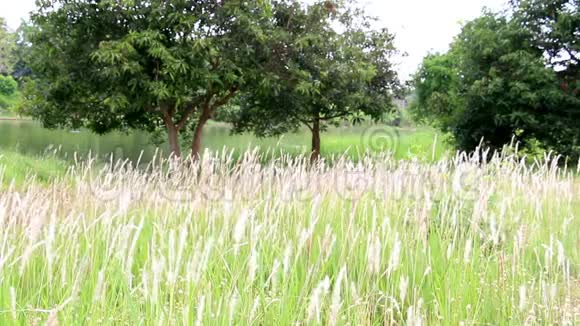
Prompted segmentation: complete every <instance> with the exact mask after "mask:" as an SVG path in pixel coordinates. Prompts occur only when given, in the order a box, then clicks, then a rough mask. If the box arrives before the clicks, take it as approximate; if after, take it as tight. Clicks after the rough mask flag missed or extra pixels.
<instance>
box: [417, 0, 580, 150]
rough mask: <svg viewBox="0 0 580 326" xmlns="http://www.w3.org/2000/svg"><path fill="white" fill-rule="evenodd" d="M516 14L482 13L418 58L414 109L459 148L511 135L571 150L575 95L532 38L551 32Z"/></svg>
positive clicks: (578, 137)
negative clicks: (443, 48)
mask: <svg viewBox="0 0 580 326" xmlns="http://www.w3.org/2000/svg"><path fill="white" fill-rule="evenodd" d="M518 10H519V9H518ZM518 15H520V14H518ZM515 17H516V16H514V15H512V16H505V15H499V14H493V13H489V12H486V13H484V14H483V15H482V16H481V17H479V18H477V19H475V20H474V21H471V22H469V23H467V24H466V25H465V26H464V27H463V30H462V32H461V33H460V34H459V35H458V36H457V37H456V39H455V41H454V42H453V44H452V45H451V49H450V51H449V52H448V53H446V54H442V55H431V56H428V57H427V58H425V60H424V61H423V65H422V67H421V68H420V70H419V72H418V73H417V75H416V78H415V86H416V90H417V94H418V96H417V99H418V103H416V105H415V106H414V109H415V112H416V114H419V115H423V116H424V117H428V118H434V120H435V121H436V123H437V124H439V125H440V126H441V127H443V129H444V130H446V131H449V132H450V133H452V134H453V136H454V138H455V140H456V142H457V145H458V146H459V147H460V148H461V149H463V150H473V149H474V148H476V147H477V145H479V144H480V141H481V140H482V139H483V142H484V144H485V146H487V147H490V148H492V149H501V148H502V146H503V145H505V144H507V143H509V142H510V141H511V140H512V138H513V137H515V139H516V140H517V141H519V142H520V143H521V144H522V146H524V147H529V148H532V147H534V146H536V144H537V143H538V142H539V143H540V144H541V145H542V147H543V148H544V149H547V150H555V151H557V152H559V153H561V154H566V155H571V156H577V155H578V153H579V147H578V146H579V144H580V143H579V141H580V129H579V128H578V126H577V121H578V120H579V119H580V101H579V98H578V94H577V93H575V92H570V91H568V90H566V89H564V88H563V87H562V78H561V75H560V73H559V72H558V71H557V67H556V63H555V59H554V58H553V56H552V55H550V54H549V51H548V50H547V48H546V45H545V44H546V43H544V45H542V46H540V45H539V44H540V43H542V42H539V39H541V38H545V41H546V42H548V41H550V40H549V38H550V37H548V36H543V37H541V36H540V35H539V34H537V33H536V31H535V30H534V28H530V26H531V25H529V24H525V23H523V22H522V20H521V19H523V18H522V17H523V16H518V17H519V18H515ZM530 24H531V23H530ZM577 32H578V31H577ZM554 37H555V36H554ZM551 42H552V41H550V43H551ZM554 44H555V43H554ZM547 51H548V52H547ZM573 60H574V59H572V61H573Z"/></svg>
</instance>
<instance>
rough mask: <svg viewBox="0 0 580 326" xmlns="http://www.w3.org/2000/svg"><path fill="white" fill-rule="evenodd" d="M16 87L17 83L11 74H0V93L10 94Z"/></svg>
mask: <svg viewBox="0 0 580 326" xmlns="http://www.w3.org/2000/svg"><path fill="white" fill-rule="evenodd" d="M17 88H18V83H16V81H15V80H14V78H12V77H11V76H1V75H0V94H1V95H12V94H14V93H15V92H16V89H17Z"/></svg>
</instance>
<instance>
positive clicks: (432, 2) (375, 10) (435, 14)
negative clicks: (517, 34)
mask: <svg viewBox="0 0 580 326" xmlns="http://www.w3.org/2000/svg"><path fill="white" fill-rule="evenodd" d="M359 1H360V2H361V3H362V4H364V5H365V7H366V8H367V9H368V12H369V13H370V14H372V15H374V16H379V17H380V18H381V22H382V25H383V26H386V27H388V28H389V29H390V30H391V32H393V33H395V34H396V43H397V47H398V49H399V50H401V51H402V52H406V53H407V54H408V57H404V58H398V59H397V61H398V71H399V74H400V76H401V78H403V79H407V78H408V76H409V74H412V73H413V72H415V70H416V69H417V66H418V65H419V63H420V62H421V59H422V58H423V57H424V56H425V55H426V54H427V53H429V52H430V51H439V52H443V51H446V50H447V48H448V45H449V43H451V41H452V40H453V36H455V35H457V34H458V33H459V31H460V26H461V22H465V21H468V20H470V19H473V18H475V17H477V16H478V15H479V14H480V13H481V10H482V8H483V7H488V8H490V9H491V10H494V11H498V10H501V9H503V8H504V7H505V4H506V3H507V0H359ZM34 8H35V4H34V0H0V16H2V17H4V18H6V20H7V22H8V26H10V27H11V28H13V29H16V28H17V27H18V25H19V24H20V21H21V19H25V18H26V17H27V16H28V13H29V12H30V11H31V10H33V9H34Z"/></svg>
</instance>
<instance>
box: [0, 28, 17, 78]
mask: <svg viewBox="0 0 580 326" xmlns="http://www.w3.org/2000/svg"><path fill="white" fill-rule="evenodd" d="M15 46H16V43H15V36H14V34H13V33H11V32H10V31H9V30H8V27H7V26H6V21H5V20H4V18H2V17H0V74H2V75H9V74H11V73H12V66H13V64H14V49H15Z"/></svg>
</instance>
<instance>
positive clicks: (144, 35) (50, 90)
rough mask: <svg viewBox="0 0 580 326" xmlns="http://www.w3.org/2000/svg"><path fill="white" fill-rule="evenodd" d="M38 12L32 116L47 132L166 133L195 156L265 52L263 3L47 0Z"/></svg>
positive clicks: (265, 9)
mask: <svg viewBox="0 0 580 326" xmlns="http://www.w3.org/2000/svg"><path fill="white" fill-rule="evenodd" d="M39 5H40V7H39V8H38V10H37V11H36V12H35V13H34V14H33V15H32V22H33V24H34V31H33V32H32V33H31V35H30V42H31V44H32V48H31V54H30V56H29V58H30V62H29V63H28V65H29V66H30V67H31V68H32V71H33V85H32V86H29V87H28V89H29V91H28V92H27V94H26V98H27V101H28V103H27V107H28V108H29V113H30V114H32V115H33V116H34V117H36V118H38V119H40V120H41V121H42V122H43V124H44V125H45V126H46V127H74V128H77V127H80V126H85V127H88V128H90V129H92V130H94V131H96V132H99V133H104V132H108V131H110V130H114V129H120V130H127V129H129V128H140V129H146V130H150V131H153V130H157V129H159V128H164V129H165V130H166V132H167V134H168V136H169V143H170V145H171V149H172V152H173V154H174V155H180V145H179V137H178V135H179V134H180V133H181V132H183V131H184V130H187V129H192V130H194V132H193V134H194V139H193V140H192V143H191V149H192V155H194V156H197V155H198V154H199V150H200V146H201V131H202V128H203V126H204V125H205V123H206V122H207V121H208V120H209V119H210V118H211V117H212V116H213V115H214V114H215V112H216V111H217V110H218V109H219V108H220V107H222V106H223V105H224V104H226V103H227V102H228V101H230V100H231V99H232V98H233V97H234V96H236V95H237V94H238V92H239V91H240V90H242V89H243V88H244V87H245V86H246V84H247V80H250V79H255V78H252V77H251V76H252V75H253V74H259V72H258V71H257V70H256V69H257V67H258V62H259V60H260V58H261V57H262V56H263V53H265V51H266V50H265V49H264V46H265V45H266V44H267V43H266V36H265V34H264V26H265V25H264V24H263V22H267V21H268V15H269V14H270V12H269V7H268V4H267V3H265V2H262V1H258V2H254V1H238V0H228V1H216V0H175V1H162V0H153V1H140V0H132V1H97V0H82V1H74V2H71V1H67V0H47V1H42V2H39Z"/></svg>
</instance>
